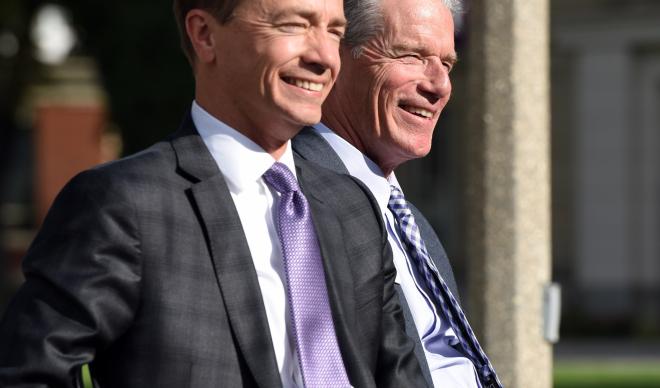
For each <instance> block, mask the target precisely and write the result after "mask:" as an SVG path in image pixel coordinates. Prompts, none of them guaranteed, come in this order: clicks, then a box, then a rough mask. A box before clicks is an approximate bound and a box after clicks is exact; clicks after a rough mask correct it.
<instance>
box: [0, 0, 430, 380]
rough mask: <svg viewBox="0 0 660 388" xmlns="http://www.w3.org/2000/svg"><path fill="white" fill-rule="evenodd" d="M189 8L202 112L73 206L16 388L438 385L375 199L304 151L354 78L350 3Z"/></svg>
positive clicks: (70, 187)
mask: <svg viewBox="0 0 660 388" xmlns="http://www.w3.org/2000/svg"><path fill="white" fill-rule="evenodd" d="M174 9H175V15H176V16H177V21H178V22H179V27H180V29H181V32H182V36H183V47H184V49H185V51H186V53H187V55H188V57H189V59H190V62H191V64H192V67H193V70H194V73H195V87H196V89H195V101H194V102H193V103H192V106H191V108H190V109H189V111H188V112H187V113H186V115H185V117H184V120H183V123H182V125H181V126H180V128H179V130H178V131H177V132H176V133H174V134H173V135H172V136H170V137H169V138H167V139H165V140H163V141H161V142H158V143H157V144H155V145H153V146H152V147H150V148H148V149H146V150H144V151H143V152H140V153H138V154H136V155H133V156H130V157H127V158H124V159H121V160H118V161H115V162H112V163H109V164H106V165H102V166H99V167H96V168H94V169H91V170H88V171H85V172H83V173H81V174H79V175H78V176H77V177H75V178H74V179H73V180H72V181H71V182H69V184H67V186H66V187H65V188H64V189H63V190H62V192H61V193H60V194H59V196H58V198H57V199H56V201H55V203H54V204H53V206H52V208H51V210H50V212H49V214H48V216H47V218H46V220H45V222H44V225H43V227H42V229H41V230H40V232H39V234H38V236H37V237H36V239H35V241H34V242H33V244H32V246H31V247H30V249H29V252H28V253H27V255H26V257H25V259H24V261H23V270H24V273H25V277H26V281H25V284H24V285H23V286H22V287H21V289H20V290H19V292H18V294H17V295H16V297H15V298H14V300H13V301H12V303H11V305H10V306H9V308H8V309H7V312H6V314H5V317H4V319H3V320H2V321H1V322H0V386H2V387H7V388H9V387H46V386H48V387H72V386H74V385H75V383H76V376H77V374H78V371H79V370H80V367H81V365H83V364H89V365H90V369H91V372H92V376H93V378H94V380H95V383H96V385H98V386H99V387H122V388H134V387H135V388H137V387H164V388H166V387H171V388H181V387H197V388H206V387H232V388H233V387H263V388H271V387H284V388H290V387H298V388H302V387H308V388H311V387H319V386H332V387H348V386H349V385H350V386H354V387H365V388H371V387H393V388H394V387H417V386H422V385H423V384H424V380H423V377H422V374H421V372H420V370H419V367H418V365H417V361H416V359H415V357H414V355H413V343H412V342H411V341H410V340H409V338H408V337H407V336H406V335H405V333H404V330H403V318H402V316H401V308H400V306H399V302H398V298H397V296H396V291H395V286H394V278H395V270H394V266H393V263H392V258H391V251H390V249H389V246H388V244H387V234H386V232H385V230H384V225H383V223H382V221H381V219H380V217H379V215H378V213H376V212H375V211H376V210H377V207H376V205H375V203H374V202H373V199H372V198H370V196H369V194H368V190H367V189H366V188H364V186H363V185H361V184H360V183H359V182H358V181H357V180H354V179H353V178H351V177H347V176H343V175H340V174H336V173H334V172H331V171H329V170H327V169H324V168H321V167H319V166H317V165H316V164H313V163H310V162H307V161H305V160H302V159H300V158H296V157H295V156H294V154H293V151H292V150H291V145H290V139H291V138H292V137H293V136H294V135H295V134H296V133H297V132H298V131H299V130H300V129H301V128H302V127H303V126H304V125H310V124H313V123H316V122H318V121H319V119H320V117H321V103H322V102H323V100H324V99H325V97H326V96H327V95H328V93H329V91H330V89H331V87H332V85H333V83H334V81H335V79H336V77H337V73H338V71H339V66H340V61H339V51H338V50H339V42H340V40H341V38H342V36H343V34H344V26H345V23H346V22H345V18H344V14H343V8H342V3H341V0H324V1H318V0H238V1H229V0H226V1H223V0H215V1H212V0H211V1H205V0H177V1H175V8H174ZM292 268H293V270H291V269H292ZM292 278H293V279H294V281H291V279H292ZM308 296H312V297H314V299H313V300H310V299H309V298H308ZM309 311H312V312H313V313H312V314H310V313H309ZM317 311H319V312H320V313H319V314H316V312H317ZM319 317H322V318H319ZM326 361H330V362H326ZM319 381H320V382H321V383H319Z"/></svg>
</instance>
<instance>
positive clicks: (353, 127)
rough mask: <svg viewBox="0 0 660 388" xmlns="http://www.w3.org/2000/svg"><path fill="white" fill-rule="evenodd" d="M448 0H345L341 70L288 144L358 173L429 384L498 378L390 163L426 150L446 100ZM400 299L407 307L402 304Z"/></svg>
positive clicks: (454, 4) (451, 59) (486, 383)
mask: <svg viewBox="0 0 660 388" xmlns="http://www.w3.org/2000/svg"><path fill="white" fill-rule="evenodd" d="M459 6H460V4H459V2H458V1H457V0H444V1H437V0H367V1H355V0H345V1H344V10H345V13H346V17H347V19H348V31H347V34H346V38H345V40H344V41H343V44H342V46H341V48H340V54H341V60H342V73H341V74H340V76H339V78H338V81H337V83H336V84H335V87H334V89H333V90H332V91H331V93H330V96H329V97H328V99H327V100H326V102H325V103H324V105H323V118H322V123H321V124H318V125H316V126H315V127H314V128H306V129H305V130H303V132H301V134H299V135H298V136H297V137H296V138H295V139H294V150H295V151H296V152H298V153H299V154H300V155H302V156H303V157H305V158H307V159H309V160H312V161H315V162H317V163H319V164H322V165H325V166H326V167H329V168H332V169H335V170H338V171H342V172H344V173H350V174H351V175H353V176H355V177H357V178H359V179H361V180H362V181H363V182H364V183H365V184H366V185H367V186H368V187H369V188H370V190H371V191H372V193H373V194H374V196H375V197H376V199H377V201H378V203H379V206H380V208H381V212H382V215H383V218H384V221H385V224H386V225H387V228H388V233H389V242H390V245H391V246H392V250H393V252H394V262H395V266H396V268H397V281H396V282H397V284H398V285H399V286H400V287H399V295H400V297H401V300H402V302H403V305H404V310H407V311H406V313H407V314H406V319H407V322H406V323H407V331H408V334H409V335H410V336H411V337H413V338H414V339H415V340H416V341H417V347H416V353H417V356H418V358H419V359H420V362H421V364H422V365H423V368H424V367H425V366H428V368H424V369H426V378H427V382H428V383H429V384H432V385H434V386H436V387H452V388H456V387H491V386H494V387H497V386H501V384H500V383H499V381H498V379H497V376H496V375H495V372H494V370H493V368H492V366H491V364H490V362H489V361H488V358H487V357H486V355H485V354H484V352H483V350H482V349H481V347H480V345H479V344H478V341H477V340H476V338H475V336H474V333H473V332H472V329H471V328H470V327H469V323H468V322H467V320H466V318H465V316H464V315H463V312H462V311H461V308H460V306H459V305H458V302H457V301H456V299H455V297H454V296H453V295H456V285H455V282H454V278H453V274H452V271H451V267H450V265H449V262H448V261H447V257H446V255H445V252H444V250H443V248H442V245H441V244H440V241H439V240H438V238H437V236H436V235H435V233H434V232H433V229H432V228H431V227H430V225H429V224H428V222H427V221H426V220H425V219H424V217H423V216H422V215H421V214H420V213H419V211H418V210H416V209H415V208H414V207H413V206H412V205H411V204H409V203H408V202H407V201H406V200H405V199H404V197H403V193H402V191H401V187H400V186H399V184H398V182H397V179H396V177H395V175H394V172H393V171H394V169H395V168H396V167H397V166H399V165H400V164H401V163H403V162H405V161H408V160H411V159H415V158H420V157H423V156H425V155H426V154H427V153H428V152H429V151H430V148H431V139H432V135H433V130H434V128H435V125H436V123H437V120H438V117H439V115H440V113H441V112H442V109H443V108H444V107H445V105H446V103H447V101H448V100H449V97H450V94H451V82H450V79H449V72H450V71H451V69H452V67H453V66H454V63H455V62H456V53H455V51H454V24H453V18H452V12H457V11H458V7H459ZM406 307H407V308H406Z"/></svg>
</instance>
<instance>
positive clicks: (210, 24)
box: [185, 9, 217, 63]
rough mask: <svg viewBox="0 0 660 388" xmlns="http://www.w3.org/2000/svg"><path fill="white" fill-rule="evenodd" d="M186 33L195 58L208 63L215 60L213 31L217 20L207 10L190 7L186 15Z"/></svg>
mask: <svg viewBox="0 0 660 388" xmlns="http://www.w3.org/2000/svg"><path fill="white" fill-rule="evenodd" d="M185 23H186V33H187V34H188V39H190V43H191V44H192V47H193V50H195V54H196V55H197V60H198V61H199V62H202V63H210V62H213V61H214V60H215V55H216V52H215V38H214V36H213V31H214V29H215V28H216V27H217V21H216V20H215V18H214V17H213V16H212V15H211V14H210V13H208V12H206V11H203V10H201V9H192V10H190V11H189V12H188V14H187V15H186V21H185Z"/></svg>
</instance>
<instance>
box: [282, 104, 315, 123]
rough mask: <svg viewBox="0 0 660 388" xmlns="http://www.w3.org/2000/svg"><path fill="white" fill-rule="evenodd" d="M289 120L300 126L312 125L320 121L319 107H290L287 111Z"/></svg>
mask: <svg viewBox="0 0 660 388" xmlns="http://www.w3.org/2000/svg"><path fill="white" fill-rule="evenodd" d="M287 113H288V116H289V118H290V120H291V121H292V122H294V123H296V124H298V125H300V126H305V125H314V124H316V123H318V122H319V121H321V108H320V107H314V108H313V109H310V108H309V107H300V108H298V109H295V108H293V109H291V110H289V111H288V112H287Z"/></svg>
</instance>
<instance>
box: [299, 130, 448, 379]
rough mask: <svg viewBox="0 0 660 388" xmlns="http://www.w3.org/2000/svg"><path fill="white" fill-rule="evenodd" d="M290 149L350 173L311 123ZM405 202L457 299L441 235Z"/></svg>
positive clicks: (410, 326) (418, 351) (410, 325)
mask: <svg viewBox="0 0 660 388" xmlns="http://www.w3.org/2000/svg"><path fill="white" fill-rule="evenodd" d="M293 150H294V152H296V154H297V155H299V156H301V157H302V158H305V159H307V160H309V161H312V162H314V163H317V164H319V165H321V166H323V167H325V168H328V169H331V170H333V171H336V172H340V173H343V174H350V173H349V171H348V169H347V168H346V166H345V165H344V163H343V162H342V161H341V159H340V158H339V156H338V155H337V153H336V152H335V151H334V150H333V149H332V147H331V146H330V144H328V142H327V141H326V140H325V139H324V138H323V137H322V136H321V135H319V134H318V133H316V131H314V129H313V128H311V127H305V128H303V130H302V131H300V133H299V134H298V135H297V136H296V137H295V138H293ZM408 206H410V209H411V211H412V213H413V215H414V217H415V221H417V226H418V227H419V231H420V234H421V235H422V238H423V239H424V243H425V244H426V249H427V250H428V252H429V254H430V255H431V259H432V260H433V261H434V262H435V265H436V267H438V271H440V275H442V277H443V279H444V280H445V282H446V283H447V286H448V287H449V288H450V289H451V291H452V292H453V293H454V296H455V297H456V299H458V289H457V287H456V280H455V279H454V272H453V271H452V268H451V264H450V263H449V259H448V258H447V254H446V253H445V249H444V248H443V246H442V243H441V242H440V239H439V238H438V236H437V235H436V233H435V231H434V230H433V228H432V227H431V224H429V222H428V220H427V219H426V218H425V217H424V215H422V213H421V212H420V211H419V210H418V209H417V208H416V207H415V206H414V205H413V204H412V203H410V201H408ZM396 289H397V292H398V294H399V300H400V301H401V306H402V307H403V315H404V317H405V320H406V333H407V334H408V336H409V337H410V338H411V339H412V340H413V341H415V355H416V356H417V359H418V360H419V363H420V365H421V367H422V372H423V373H424V377H425V378H426V382H427V384H428V385H429V386H433V383H432V382H431V375H430V372H429V368H428V364H427V362H426V357H425V356H424V351H423V349H422V345H421V343H420V340H419V335H418V333H417V329H416V328H415V322H414V320H413V318H412V314H411V312H410V308H408V303H407V302H406V299H405V297H404V296H403V291H402V290H401V287H399V286H398V285H397V286H396Z"/></svg>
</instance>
